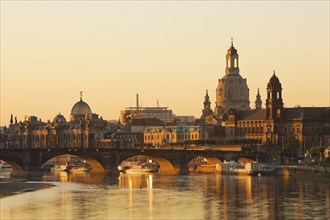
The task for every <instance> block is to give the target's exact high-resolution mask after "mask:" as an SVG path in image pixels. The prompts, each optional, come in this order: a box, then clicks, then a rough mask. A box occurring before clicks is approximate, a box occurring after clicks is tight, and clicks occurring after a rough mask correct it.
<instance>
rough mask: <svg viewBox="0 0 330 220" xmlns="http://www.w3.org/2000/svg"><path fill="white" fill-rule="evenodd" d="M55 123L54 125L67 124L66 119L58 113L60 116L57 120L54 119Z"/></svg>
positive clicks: (56, 117)
mask: <svg viewBox="0 0 330 220" xmlns="http://www.w3.org/2000/svg"><path fill="white" fill-rule="evenodd" d="M53 123H54V124H59V123H66V119H65V118H64V116H63V115H61V114H60V113H58V115H56V116H55V118H54V119H53Z"/></svg>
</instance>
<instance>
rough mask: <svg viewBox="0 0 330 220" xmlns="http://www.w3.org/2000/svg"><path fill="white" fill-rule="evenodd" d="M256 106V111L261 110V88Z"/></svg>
mask: <svg viewBox="0 0 330 220" xmlns="http://www.w3.org/2000/svg"><path fill="white" fill-rule="evenodd" d="M255 104H256V109H259V110H260V109H261V106H262V101H261V96H260V92H259V88H258V92H257V95H256V101H255Z"/></svg>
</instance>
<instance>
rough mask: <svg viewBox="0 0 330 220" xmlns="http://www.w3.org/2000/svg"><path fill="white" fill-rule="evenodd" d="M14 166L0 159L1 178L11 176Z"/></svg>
mask: <svg viewBox="0 0 330 220" xmlns="http://www.w3.org/2000/svg"><path fill="white" fill-rule="evenodd" d="M12 171H13V168H12V167H11V166H10V165H9V164H7V163H6V162H3V161H0V178H9V177H10V174H11V172H12Z"/></svg>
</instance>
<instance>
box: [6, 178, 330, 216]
mask: <svg viewBox="0 0 330 220" xmlns="http://www.w3.org/2000/svg"><path fill="white" fill-rule="evenodd" d="M44 182H47V183H49V182H50V183H52V184H54V185H55V186H54V187H51V188H47V189H42V190H38V191H32V192H26V193H22V194H18V195H13V196H9V197H4V198H1V199H0V202H1V203H0V204H1V216H0V217H1V218H0V219H93V220H94V219H330V182H329V181H316V180H308V179H297V178H287V177H286V178H284V177H279V176H277V177H274V176H270V177H266V176H262V177H253V176H225V175H215V174H190V175H182V176H181V175H158V174H144V175H129V174H121V175H120V176H119V177H109V176H105V175H100V174H68V173H66V172H58V173H47V174H46V175H45V176H44Z"/></svg>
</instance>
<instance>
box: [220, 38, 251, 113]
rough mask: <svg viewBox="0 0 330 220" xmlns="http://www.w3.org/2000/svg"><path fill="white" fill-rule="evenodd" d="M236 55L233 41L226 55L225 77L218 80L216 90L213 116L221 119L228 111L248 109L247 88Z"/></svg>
mask: <svg viewBox="0 0 330 220" xmlns="http://www.w3.org/2000/svg"><path fill="white" fill-rule="evenodd" d="M238 58H239V56H238V53H237V50H236V49H235V47H234V44H233V39H232V40H231V46H230V48H229V49H228V50H227V54H226V69H225V76H224V77H222V78H221V79H219V81H218V87H217V89H216V103H215V104H216V106H215V115H216V116H218V117H219V118H222V117H223V115H224V114H228V111H229V110H230V109H234V110H248V109H250V101H249V88H248V86H247V82H246V79H243V78H242V76H241V75H240V73H239V65H238Z"/></svg>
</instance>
